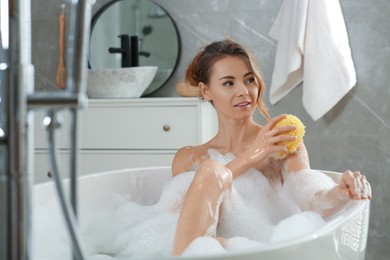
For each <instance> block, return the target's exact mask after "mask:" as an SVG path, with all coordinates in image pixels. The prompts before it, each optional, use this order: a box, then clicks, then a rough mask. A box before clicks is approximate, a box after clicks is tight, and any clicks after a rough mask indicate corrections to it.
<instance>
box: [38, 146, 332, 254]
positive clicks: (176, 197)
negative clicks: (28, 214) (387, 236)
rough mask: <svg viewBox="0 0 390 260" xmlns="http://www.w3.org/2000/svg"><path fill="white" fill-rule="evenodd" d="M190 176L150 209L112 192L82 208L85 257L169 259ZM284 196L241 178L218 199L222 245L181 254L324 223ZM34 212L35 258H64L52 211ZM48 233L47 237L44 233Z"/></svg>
mask: <svg viewBox="0 0 390 260" xmlns="http://www.w3.org/2000/svg"><path fill="white" fill-rule="evenodd" d="M214 155H217V156H219V158H218V159H219V160H221V161H223V162H224V163H226V162H227V161H229V160H231V159H232V158H234V156H233V155H231V154H229V155H228V157H224V156H221V155H220V154H216V153H215V151H214ZM211 159H213V157H211ZM193 176H194V172H193V171H190V172H186V173H182V174H180V175H178V176H176V177H175V178H173V179H171V180H170V181H169V182H168V183H167V184H166V185H165V186H164V189H163V192H162V194H161V197H160V200H159V201H158V202H157V203H156V204H154V205H147V206H146V205H140V204H137V203H135V202H134V201H131V200H129V198H127V197H125V195H120V194H115V195H113V197H112V198H111V200H110V202H109V203H108V204H107V205H105V206H104V207H103V208H101V209H88V210H85V209H83V212H88V215H84V216H81V220H80V222H81V233H82V239H83V245H84V247H85V249H86V253H87V255H88V258H87V259H89V260H105V259H121V258H125V257H126V258H141V257H149V258H157V257H167V256H170V255H171V252H172V247H173V240H174V235H175V230H176V225H177V221H178V217H179V213H180V208H181V205H182V202H183V199H184V195H185V193H186V191H187V189H188V187H189V185H190V183H191V181H192V179H193ZM316 185H317V184H316ZM289 192H290V191H289V190H288V189H287V188H286V189H285V188H284V187H274V186H272V185H271V184H270V183H269V182H268V180H267V179H266V178H265V177H264V176H263V175H262V174H261V173H260V172H258V171H256V170H250V171H248V172H247V173H246V174H243V175H241V176H240V177H238V178H236V179H235V180H234V182H233V185H232V188H231V189H230V190H229V191H227V192H226V193H225V195H224V196H223V199H222V206H221V212H220V218H219V223H218V228H217V231H216V236H217V237H224V238H225V239H226V240H225V242H223V245H221V243H220V242H219V241H218V240H217V239H215V238H213V237H210V236H204V237H199V238H197V239H195V240H194V241H193V242H192V243H191V244H190V245H189V246H188V247H187V249H186V250H185V252H184V255H187V256H194V255H205V254H221V253H229V252H232V251H239V250H244V249H248V248H254V247H256V248H259V247H266V246H267V244H270V243H275V242H280V241H283V240H286V239H291V238H293V237H296V236H298V235H302V234H304V233H307V232H310V231H313V230H317V229H318V228H320V227H322V226H323V225H325V221H324V220H323V219H322V218H321V217H320V216H319V215H318V214H317V213H314V212H302V211H301V210H300V208H299V207H298V204H297V202H295V201H293V200H292V198H291V194H290V193H289ZM37 211H38V212H37V214H36V217H37V218H38V219H39V221H38V222H39V223H38V225H37V226H36V229H40V228H42V229H44V230H39V232H38V233H40V234H38V236H37V237H36V238H38V240H39V243H36V244H35V245H34V246H36V247H35V249H36V255H37V256H39V257H41V258H40V259H45V257H46V259H68V258H69V257H68V256H69V244H70V243H69V241H68V239H67V234H66V232H65V231H64V230H62V231H61V232H59V233H58V229H59V226H62V225H63V221H62V219H61V218H56V217H54V216H53V212H52V211H51V209H50V210H48V209H45V208H40V209H38V210H37ZM54 215H55V214H54ZM49 216H50V217H49ZM60 229H61V228H60ZM54 230H57V231H54ZM50 232H51V233H52V235H47V233H50ZM53 232H54V234H55V235H53ZM64 256H65V257H64Z"/></svg>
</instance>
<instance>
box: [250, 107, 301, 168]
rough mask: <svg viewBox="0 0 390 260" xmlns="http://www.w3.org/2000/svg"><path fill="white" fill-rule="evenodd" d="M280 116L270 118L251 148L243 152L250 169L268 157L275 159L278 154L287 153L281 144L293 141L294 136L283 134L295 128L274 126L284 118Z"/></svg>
mask: <svg viewBox="0 0 390 260" xmlns="http://www.w3.org/2000/svg"><path fill="white" fill-rule="evenodd" d="M285 117H286V115H285V114H282V115H279V116H277V117H274V118H272V119H271V120H270V121H269V122H268V123H267V124H266V125H265V126H264V127H263V128H262V129H261V130H260V131H259V133H258V135H257V137H256V139H255V141H254V142H253V144H252V146H251V147H250V148H249V149H248V150H247V151H246V152H245V156H246V157H247V158H248V159H249V163H250V164H251V166H252V167H254V166H256V165H258V164H259V163H261V162H262V161H264V160H265V159H268V158H269V157H273V156H275V157H277V158H279V156H278V155H277V154H278V153H285V154H287V153H288V150H287V147H286V146H285V145H284V144H283V142H285V141H293V140H295V139H296V137H295V136H292V135H285V134H283V133H286V132H290V131H293V130H295V128H296V127H295V126H293V125H290V126H279V127H275V125H276V124H277V123H278V122H279V121H280V120H282V119H283V118H285Z"/></svg>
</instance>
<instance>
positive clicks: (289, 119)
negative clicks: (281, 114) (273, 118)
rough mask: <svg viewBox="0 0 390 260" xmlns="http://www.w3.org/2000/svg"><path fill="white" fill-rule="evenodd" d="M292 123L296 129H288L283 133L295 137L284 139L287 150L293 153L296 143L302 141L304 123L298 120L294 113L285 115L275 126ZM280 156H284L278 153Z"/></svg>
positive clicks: (296, 146)
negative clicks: (288, 139)
mask: <svg viewBox="0 0 390 260" xmlns="http://www.w3.org/2000/svg"><path fill="white" fill-rule="evenodd" d="M288 125H294V126H295V127H296V129H295V130H294V131H290V132H287V133H285V134H286V135H295V136H296V137H297V139H295V140H293V141H286V142H284V144H285V145H286V147H287V149H288V151H289V152H290V153H293V152H295V151H296V150H297V148H298V145H299V144H300V143H301V142H302V141H303V136H304V135H305V125H304V124H303V123H302V122H301V120H299V118H298V117H296V116H294V115H287V116H286V117H285V118H283V119H282V120H280V121H279V122H278V123H277V124H276V125H275V127H278V126H288ZM280 156H281V157H284V154H280Z"/></svg>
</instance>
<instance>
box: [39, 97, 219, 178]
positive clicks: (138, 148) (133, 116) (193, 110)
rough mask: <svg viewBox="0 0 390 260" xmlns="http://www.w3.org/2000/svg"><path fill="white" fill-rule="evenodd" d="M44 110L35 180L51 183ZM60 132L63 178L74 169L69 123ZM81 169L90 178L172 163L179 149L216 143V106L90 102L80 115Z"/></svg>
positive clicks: (174, 101) (194, 101) (189, 101)
mask: <svg viewBox="0 0 390 260" xmlns="http://www.w3.org/2000/svg"><path fill="white" fill-rule="evenodd" d="M44 116H45V114H44V112H43V111H38V112H36V113H35V166H34V168H35V180H36V182H42V181H45V180H48V177H47V176H48V172H49V166H48V165H49V164H48V155H47V142H46V138H47V137H46V131H45V129H44V128H43V127H42V120H43V118H44ZM68 117H69V116H68V115H67V112H66V111H64V123H63V125H62V127H61V130H60V131H59V133H58V138H57V139H58V145H57V147H58V148H59V162H60V167H59V168H60V169H61V174H62V175H63V176H67V174H68V169H69V167H68V166H69V143H70V142H69V141H70V139H69V129H68V128H69V120H68ZM79 123H80V132H79V148H80V153H79V155H80V157H79V169H80V174H82V175H83V174H90V173H96V172H102V171H109V170H117V169H123V168H134V167H147V166H167V165H171V163H172V159H173V156H174V154H175V152H176V151H177V149H179V148H180V147H183V146H187V145H196V144H200V143H203V142H206V141H208V140H209V139H211V138H212V137H213V136H214V135H215V134H216V131H217V118H216V114H215V111H214V108H213V107H212V106H211V105H210V104H209V103H206V102H202V101H201V100H199V99H198V98H137V99H90V100H89V102H88V107H87V108H86V109H84V110H82V111H81V112H80V121H79Z"/></svg>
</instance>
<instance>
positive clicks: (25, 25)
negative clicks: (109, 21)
mask: <svg viewBox="0 0 390 260" xmlns="http://www.w3.org/2000/svg"><path fill="white" fill-rule="evenodd" d="M93 2H94V0H69V1H68V2H67V3H69V4H70V19H69V33H68V44H67V46H68V53H67V54H68V55H67V61H68V68H67V70H68V79H67V84H66V92H53V93H36V92H34V83H33V82H34V66H33V65H32V63H31V0H10V1H1V2H0V34H1V37H0V44H1V48H0V84H1V88H0V130H1V131H0V133H1V134H0V161H1V162H2V163H1V166H0V213H1V215H0V241H1V243H0V259H10V260H20V259H22V260H24V259H31V258H32V248H31V218H32V214H31V201H32V198H31V196H32V192H31V191H32V185H33V177H32V176H33V170H32V169H33V162H34V158H33V156H34V154H33V152H32V151H33V148H34V140H33V138H32V129H33V115H34V109H36V108H40V109H47V110H48V114H49V116H50V117H51V122H52V123H51V124H48V126H47V129H48V142H49V150H50V151H51V154H50V163H51V167H52V173H53V174H54V177H55V178H54V179H55V183H56V189H57V194H58V197H59V201H60V206H61V209H62V211H63V213H64V216H65V219H66V224H67V228H68V230H69V235H70V237H71V241H72V245H73V246H72V249H73V257H74V259H80V260H82V259H84V254H83V250H82V245H81V243H80V239H79V236H78V229H77V223H76V215H77V214H76V213H77V169H78V157H77V147H78V140H77V129H78V109H81V108H83V107H85V106H86V105H87V98H86V80H87V52H88V46H89V34H90V33H89V30H90V21H91V5H92V4H93ZM61 109H69V110H70V112H71V129H70V131H71V137H72V138H71V148H70V150H71V151H70V153H71V155H72V156H71V159H70V165H71V167H70V186H71V187H70V191H71V196H70V200H69V202H68V200H66V198H65V197H64V195H63V192H62V183H61V179H60V177H59V173H58V169H57V166H56V160H55V157H56V155H55V144H54V141H53V139H54V135H55V131H56V125H57V124H56V122H57V117H56V114H57V111H58V110H61ZM3 162H4V163H3ZM68 204H69V205H68Z"/></svg>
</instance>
